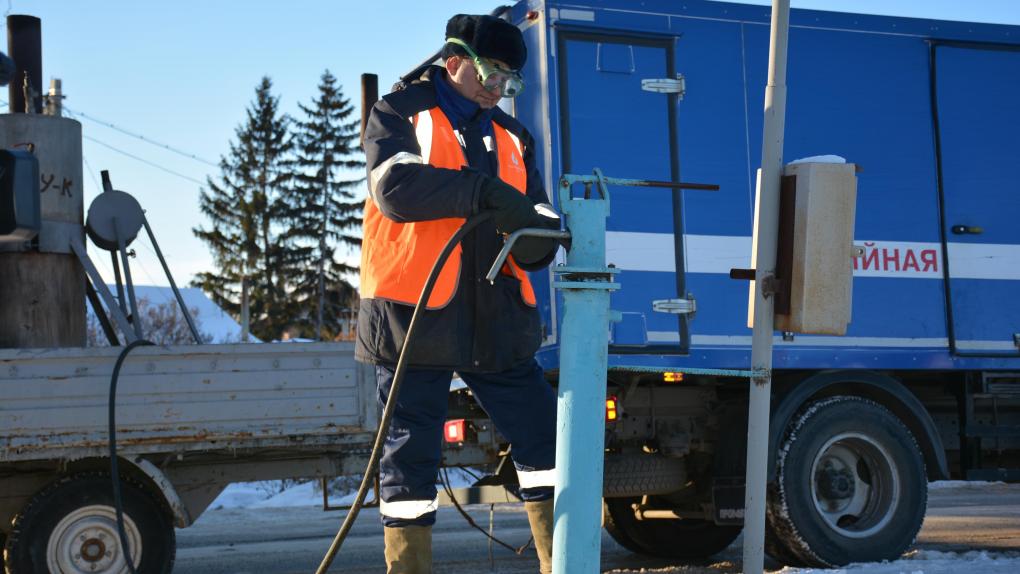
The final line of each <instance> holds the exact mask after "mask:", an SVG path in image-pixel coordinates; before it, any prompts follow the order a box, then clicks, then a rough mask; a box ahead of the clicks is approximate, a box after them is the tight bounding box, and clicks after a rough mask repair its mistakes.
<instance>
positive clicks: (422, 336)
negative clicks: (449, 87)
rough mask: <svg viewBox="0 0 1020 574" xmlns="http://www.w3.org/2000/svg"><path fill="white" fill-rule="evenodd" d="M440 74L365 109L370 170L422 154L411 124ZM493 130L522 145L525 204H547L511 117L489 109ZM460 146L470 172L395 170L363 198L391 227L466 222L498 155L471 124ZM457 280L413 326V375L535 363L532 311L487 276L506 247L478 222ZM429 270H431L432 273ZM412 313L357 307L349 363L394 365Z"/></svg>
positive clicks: (536, 331) (392, 306) (382, 305)
mask: <svg viewBox="0 0 1020 574" xmlns="http://www.w3.org/2000/svg"><path fill="white" fill-rule="evenodd" d="M444 74H445V71H444V70H442V68H438V67H433V68H431V69H430V70H429V71H428V72H427V73H426V75H425V76H424V77H423V79H422V80H421V81H419V82H416V83H413V84H411V85H410V86H408V87H407V88H406V89H404V90H401V91H398V92H394V93H391V94H389V95H386V96H384V97H383V98H382V99H381V100H379V102H378V103H376V105H375V107H374V108H373V109H372V113H371V116H370V117H369V120H368V124H367V126H366V128H365V142H364V146H365V156H366V157H365V159H366V163H367V167H368V173H369V181H370V182H371V174H372V170H373V169H374V168H375V167H376V166H378V165H380V164H381V163H383V162H385V161H386V160H387V159H389V158H390V157H392V156H394V155H395V154H397V153H400V152H408V153H411V154H415V155H421V149H420V147H419V145H418V141H417V139H416V137H415V133H414V128H413V126H412V124H411V122H410V118H411V117H413V116H414V115H415V114H417V113H418V112H421V111H424V110H428V109H431V108H433V107H435V106H436V105H437V101H436V94H435V86H434V85H433V84H432V79H435V81H446V79H445V77H443V75H444ZM492 121H495V122H496V123H497V124H499V125H500V126H502V127H503V128H505V129H506V130H508V131H509V132H511V133H513V134H514V135H516V136H517V137H518V138H520V141H521V144H522V146H523V148H524V163H525V167H526V168H527V173H528V186H527V195H528V197H529V198H530V199H531V200H532V201H534V202H535V203H547V202H548V201H549V200H548V196H547V195H546V192H545V189H544V187H543V185H542V180H541V176H540V175H539V173H538V170H537V168H536V167H535V154H534V149H533V148H534V144H533V140H532V137H531V135H530V134H529V133H528V132H527V130H526V129H524V127H523V126H522V125H521V124H520V123H519V122H518V121H517V120H515V119H514V118H512V117H511V116H509V115H507V114H506V113H504V112H503V111H502V110H499V109H496V110H494V113H493V115H492ZM453 127H454V129H455V130H459V131H460V133H461V135H462V136H463V138H464V152H465V158H466V160H467V164H468V165H467V167H465V168H464V169H461V170H451V169H443V168H437V167H433V166H430V165H427V164H425V165H423V164H408V163H397V164H394V165H393V166H392V167H390V168H389V170H388V171H386V174H385V175H384V176H383V177H382V179H380V180H379V181H378V182H376V185H375V186H374V188H371V189H370V193H371V194H372V197H373V199H374V201H375V202H376V204H377V206H378V208H379V210H380V212H381V213H382V214H383V215H384V216H386V217H388V218H390V219H393V220H394V221H398V222H410V221H424V220H431V219H441V218H446V217H460V218H467V217H470V216H471V215H474V214H476V213H478V211H479V191H480V188H481V185H482V182H484V181H485V178H487V177H496V173H497V165H496V164H497V161H496V153H495V152H494V151H493V152H487V151H486V149H485V146H484V144H483V143H482V133H481V126H480V125H479V122H478V121H477V116H476V118H475V119H473V120H469V121H468V122H466V125H461V126H458V125H456V124H454V125H453ZM370 187H371V183H370ZM461 245H462V254H461V274H460V280H459V281H460V282H459V284H458V286H457V292H456V295H455V296H454V298H453V300H452V301H451V302H450V303H449V304H448V305H446V306H445V307H443V308H441V309H435V310H430V311H426V312H425V313H424V314H423V316H422V317H421V319H420V320H419V323H418V325H417V326H416V327H415V333H416V334H415V338H414V339H415V340H414V341H413V342H412V346H411V355H410V360H409V366H410V367H417V368H443V369H452V370H457V371H468V372H499V371H503V370H506V369H508V368H510V367H511V366H513V365H516V364H518V363H520V362H523V361H527V360H530V359H532V358H533V356H534V354H535V351H536V350H537V349H538V346H539V345H540V343H541V331H540V324H539V316H538V312H537V310H536V309H535V308H533V307H530V306H528V305H527V304H525V303H524V302H523V300H522V299H521V296H520V284H519V282H518V281H517V280H516V279H514V278H512V277H508V276H505V275H502V274H500V276H499V277H498V278H497V280H496V283H495V285H490V284H489V282H488V281H486V280H485V274H486V272H488V270H489V267H490V266H491V265H492V262H493V261H494V260H495V258H496V255H497V253H499V250H500V248H501V247H502V246H503V240H502V237H501V236H500V235H499V234H498V233H497V232H496V228H495V225H494V224H493V223H492V222H491V221H489V222H485V223H482V224H481V225H480V226H479V227H477V228H476V229H475V230H474V231H472V232H471V233H469V234H468V235H467V236H466V237H465V238H464V241H463V242H462V244H461ZM431 264H432V262H428V265H429V266H430V267H431ZM413 311H414V307H413V306H411V305H405V304H401V303H396V302H392V301H386V300H382V299H362V300H361V304H360V309H359V314H358V337H357V344H356V348H355V358H357V359H358V360H359V361H362V362H368V363H376V364H385V365H393V364H396V362H397V359H398V358H399V354H400V349H401V346H402V345H403V343H404V335H405V334H406V332H407V326H408V324H409V323H410V321H411V315H412V313H413Z"/></svg>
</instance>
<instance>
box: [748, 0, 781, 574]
mask: <svg viewBox="0 0 1020 574" xmlns="http://www.w3.org/2000/svg"><path fill="white" fill-rule="evenodd" d="M789 29H790V0H772V40H771V44H770V47H769V77H768V85H767V86H766V87H765V126H764V127H765V129H764V134H763V137H762V146H761V171H760V172H759V174H758V193H757V195H758V197H757V201H756V202H755V219H754V228H755V230H754V231H755V232H754V243H755V245H754V247H753V250H754V261H753V265H754V269H755V273H754V278H755V281H754V283H752V284H751V291H752V294H753V297H754V322H753V326H754V332H753V334H752V336H751V368H752V369H753V370H754V371H755V372H757V373H759V375H756V376H755V377H754V378H752V379H751V388H750V398H749V400H750V402H749V405H748V412H747V477H746V481H745V487H744V491H745V492H744V574H759V573H760V572H763V571H764V566H765V476H766V469H767V467H768V447H769V438H768V437H769V402H770V400H771V396H772V336H773V333H774V328H773V324H774V320H775V310H774V307H773V303H774V301H775V294H774V293H773V292H772V290H773V288H774V285H775V275H776V250H777V244H778V235H779V188H780V183H781V177H782V170H783V132H784V129H785V126H786V47H787V39H788V36H789Z"/></svg>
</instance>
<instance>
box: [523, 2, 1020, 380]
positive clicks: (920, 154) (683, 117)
mask: <svg viewBox="0 0 1020 574" xmlns="http://www.w3.org/2000/svg"><path fill="white" fill-rule="evenodd" d="M529 14H530V15H529ZM511 20H512V21H514V22H517V23H518V24H519V25H520V26H521V28H522V29H523V30H524V34H525V40H526V42H527V44H528V49H529V60H528V63H527V67H526V69H525V77H526V79H527V80H528V89H527V90H525V92H524V93H523V94H522V95H521V96H519V97H518V98H516V99H515V100H514V103H513V108H514V109H513V111H514V112H515V113H516V115H517V116H518V117H519V118H520V119H522V120H523V122H524V123H525V125H527V126H529V127H530V129H532V131H533V132H534V135H535V138H536V142H537V145H538V146H539V152H538V157H539V163H540V167H541V169H542V172H543V173H544V174H545V177H546V185H547V188H548V189H550V190H553V189H555V186H556V185H557V179H558V177H559V175H560V174H562V173H582V174H583V173H591V170H592V169H593V168H595V167H598V168H601V170H602V172H603V173H605V174H606V175H608V176H614V177H622V178H637V179H650V180H673V181H684V182H698V183H715V184H719V185H720V190H719V191H717V192H707V191H683V192H672V191H670V190H663V189H651V188H615V189H612V190H611V191H612V203H611V210H612V213H611V215H610V218H609V221H608V232H609V236H608V238H607V262H609V263H613V264H615V265H616V266H617V267H618V268H619V269H621V270H622V272H621V273H620V274H619V275H618V281H619V282H620V283H621V284H622V289H621V290H620V291H618V292H615V293H614V294H613V296H612V308H613V309H614V310H617V311H620V312H622V313H623V318H624V320H623V321H622V322H620V323H617V324H616V325H615V326H614V327H613V332H612V334H611V337H612V340H611V345H612V347H611V355H610V365H611V366H613V365H617V366H621V365H641V366H653V367H663V368H668V367H678V368H679V367H712V368H746V367H747V366H748V365H749V364H750V340H751V331H750V329H749V328H748V327H747V320H746V319H747V289H748V286H747V283H746V282H744V281H737V280H733V279H730V278H729V277H728V273H729V270H730V269H731V268H747V267H750V255H751V229H752V227H753V225H752V217H753V201H754V189H755V171H756V169H757V167H758V165H759V162H760V157H761V133H762V115H763V114H762V108H763V105H762V102H763V94H764V87H765V83H766V73H767V66H768V49H769V21H770V8H769V7H765V6H750V5H738V4H727V3H721V2H709V1H701V0H691V1H688V2H683V3H677V2H667V1H654V0H653V1H647V2H640V3H635V2H625V1H612V0H604V1H589V2H581V3H578V2H569V3H567V2H522V3H520V4H518V5H517V6H516V7H515V8H514V9H513V12H512V15H511ZM789 46H790V48H789V64H788V65H789V71H788V80H787V85H788V87H789V100H788V104H787V119H786V135H785V148H784V158H785V161H792V160H794V159H797V158H803V157H806V156H814V155H819V154H834V155H838V156H842V157H844V158H846V159H847V161H849V162H851V163H855V164H857V165H858V166H860V168H861V169H862V171H861V173H860V174H859V175H858V178H859V181H858V200H857V213H856V226H855V243H856V244H857V245H861V246H864V247H865V251H864V255H863V257H860V258H858V259H856V261H855V271H854V281H853V313H852V318H851V324H850V326H849V330H848V332H847V335H846V336H845V337H832V336H809V335H795V336H793V337H792V340H791V337H789V336H787V337H786V338H785V339H786V340H784V338H783V337H781V336H779V335H778V334H777V337H776V347H775V355H774V367H775V368H776V369H832V368H845V369H861V368H866V369H886V370H889V369H910V370H916V369H926V370H930V369H939V370H943V369H960V370H966V369H980V370H991V369H1017V368H1020V225H1017V221H1020V178H1018V175H1020V174H1018V171H1020V162H1018V161H1017V159H1018V158H1020V104H1018V102H1020V99H1018V98H1017V96H1016V94H1018V93H1020V27H1017V26H1003V25H991V24H970V23H963V22H942V21H931V20H920V19H909V18H895V17H881V16H866V15H858V14H838V13H830V12H820V11H809V10H793V11H792V14H791V28H790V39H789ZM677 74H682V75H683V76H684V78H685V79H686V87H687V90H686V95H685V96H684V97H683V98H682V100H681V99H679V98H678V97H677V96H676V95H672V94H662V93H653V92H649V91H643V90H642V88H641V80H642V79H653V78H654V79H668V78H675V77H676V75H677ZM551 195H555V194H551ZM535 283H536V284H537V285H536V289H537V291H538V294H539V301H540V306H541V309H542V312H543V314H544V319H545V322H546V324H547V339H546V346H545V347H544V349H543V351H542V352H541V353H540V361H541V362H542V364H543V366H545V367H546V368H549V369H555V368H556V367H557V366H558V359H557V353H556V350H557V344H558V339H557V329H556V321H554V320H553V317H557V316H558V315H559V314H560V313H562V301H561V300H560V299H558V298H552V297H551V296H550V292H551V288H550V281H549V280H548V277H547V276H543V277H542V278H541V279H540V280H537V281H535ZM688 295H689V296H690V297H692V298H694V299H695V300H696V304H697V312H696V314H695V315H693V316H688V317H685V316H683V315H672V314H667V313H660V312H655V311H653V308H652V305H653V301H656V300H665V299H676V298H684V297H687V296H688Z"/></svg>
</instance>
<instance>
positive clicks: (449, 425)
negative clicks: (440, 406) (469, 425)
mask: <svg viewBox="0 0 1020 574" xmlns="http://www.w3.org/2000/svg"><path fill="white" fill-rule="evenodd" d="M464 424H465V423H464V419H454V420H452V421H446V425H445V426H444V427H443V437H444V438H445V439H446V442H464Z"/></svg>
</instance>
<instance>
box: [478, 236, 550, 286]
mask: <svg viewBox="0 0 1020 574" xmlns="http://www.w3.org/2000/svg"><path fill="white" fill-rule="evenodd" d="M521 237H549V238H552V239H570V232H569V231H566V230H559V229H542V228H540V227H525V228H524V229H518V230H517V231H514V232H513V233H511V234H510V235H508V236H507V238H506V242H505V243H503V249H500V250H499V255H497V256H496V260H495V261H494V262H493V263H492V267H491V268H490V269H489V273H488V275H486V276H485V278H486V279H488V280H489V284H490V285H491V284H493V283H495V282H496V276H497V275H499V270H500V268H501V267H503V263H505V262H506V258H507V256H508V255H510V249H511V248H513V246H514V243H516V242H517V240H518V239H520V238H521Z"/></svg>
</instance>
